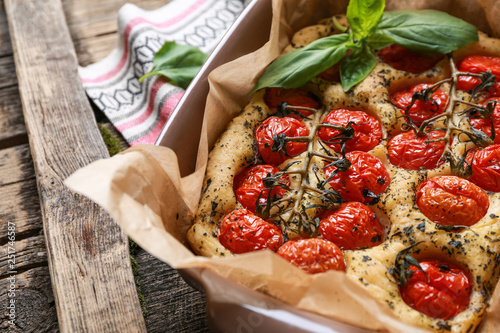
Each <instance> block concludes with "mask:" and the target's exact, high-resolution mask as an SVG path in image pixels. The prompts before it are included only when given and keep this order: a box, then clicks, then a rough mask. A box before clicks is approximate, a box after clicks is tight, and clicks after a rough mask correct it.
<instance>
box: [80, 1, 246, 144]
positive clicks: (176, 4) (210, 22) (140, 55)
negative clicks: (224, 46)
mask: <svg viewBox="0 0 500 333" xmlns="http://www.w3.org/2000/svg"><path fill="white" fill-rule="evenodd" d="M248 2H250V1H249V0H246V1H245V0H174V1H172V2H170V3H168V4H167V5H165V6H163V7H161V8H160V9H157V10H155V11H144V10H141V9H140V8H138V7H137V6H134V5H131V4H127V5H125V6H123V7H122V8H121V9H120V11H119V13H118V45H117V47H116V48H115V50H114V51H113V52H112V53H111V54H110V55H109V56H108V57H106V58H105V59H104V60H102V61H99V62H97V63H95V64H92V65H90V66H87V67H80V68H79V74H80V78H81V81H82V84H83V87H84V89H85V90H86V92H87V95H88V96H89V98H90V99H91V100H92V101H93V102H94V103H95V105H96V106H97V107H98V108H99V109H101V110H102V111H103V112H104V114H105V115H106V116H107V117H108V118H109V120H110V121H111V122H112V123H113V125H114V126H115V127H116V129H117V130H118V131H119V132H120V133H122V135H123V137H124V138H125V139H126V140H127V141H128V143H129V144H130V145H135V144H139V143H154V142H155V140H156V139H157V137H158V135H159V134H160V132H161V129H162V128H163V125H165V123H166V121H167V119H168V117H169V116H170V114H171V113H172V111H173V110H174V108H175V106H176V105H177V103H178V102H179V100H180V99H181V96H182V94H183V92H184V90H183V89H181V88H179V87H177V86H174V85H172V84H170V83H167V82H166V80H165V79H163V78H160V77H157V76H152V77H149V78H147V79H145V80H144V81H142V82H139V78H140V77H141V76H142V75H143V74H145V73H147V72H149V71H150V69H151V68H152V66H153V56H154V54H155V52H156V51H157V50H158V49H160V47H161V46H162V45H163V43H164V42H166V41H175V42H177V43H180V44H188V45H192V46H195V47H198V48H199V49H200V50H202V51H203V52H205V53H210V52H211V51H212V50H213V49H214V48H215V46H216V44H217V42H218V41H219V40H220V38H221V37H222V36H223V35H224V33H225V32H226V30H227V29H228V28H229V27H230V26H231V24H232V23H233V22H234V21H235V20H236V18H237V17H238V15H239V14H240V13H241V12H242V11H243V9H244V7H245V5H246V4H247V3H248Z"/></svg>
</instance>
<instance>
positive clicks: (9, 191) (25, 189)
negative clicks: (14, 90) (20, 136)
mask: <svg viewBox="0 0 500 333" xmlns="http://www.w3.org/2000/svg"><path fill="white" fill-rule="evenodd" d="M1 91H2V90H0V92H1ZM0 198H2V200H0V245H3V244H4V243H5V242H6V240H7V231H8V222H11V223H14V224H15V226H16V236H17V239H18V240H19V239H21V238H24V237H30V236H34V235H38V234H40V231H41V230H42V218H41V216H40V200H39V198H38V192H37V187H36V181H35V171H34V169H33V163H32V161H31V154H30V151H29V147H28V144H23V145H20V146H15V147H12V148H8V149H3V150H0ZM43 247H44V246H43Z"/></svg>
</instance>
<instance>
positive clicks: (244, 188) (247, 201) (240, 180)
mask: <svg viewBox="0 0 500 333" xmlns="http://www.w3.org/2000/svg"><path fill="white" fill-rule="evenodd" d="M279 171H280V170H279V169H278V168H276V167H274V166H272V165H251V166H249V167H248V168H246V169H244V170H242V171H241V172H239V173H238V174H237V175H236V176H235V177H234V182H233V189H234V194H235V195H236V198H237V199H238V202H239V203H240V204H241V205H242V206H243V207H245V208H246V209H248V210H249V211H251V212H252V213H255V204H256V203H257V199H258V198H259V195H260V199H259V205H260V206H265V205H266V204H267V197H268V194H269V189H266V188H265V187H264V184H263V183H262V179H264V178H265V177H267V175H268V174H272V175H275V174H276V173H278V172H279ZM280 181H281V182H282V183H284V184H285V185H286V186H290V180H289V178H288V176H287V175H284V176H282V177H281V178H280ZM261 193H262V194H261ZM285 193H286V190H285V189H284V188H283V187H280V186H276V187H274V189H273V190H272V191H271V197H274V196H276V197H278V198H282V197H283V196H284V195H285Z"/></svg>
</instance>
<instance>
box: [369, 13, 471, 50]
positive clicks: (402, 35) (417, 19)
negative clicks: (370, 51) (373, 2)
mask: <svg viewBox="0 0 500 333" xmlns="http://www.w3.org/2000/svg"><path fill="white" fill-rule="evenodd" d="M377 33H380V34H383V35H386V36H389V37H391V38H392V39H394V42H395V44H398V45H400V46H403V47H405V48H407V49H409V50H412V51H415V52H418V53H422V54H427V55H436V54H444V53H448V52H451V51H453V50H456V49H457V48H459V47H462V46H465V45H467V44H469V43H472V42H475V41H477V40H478V37H477V29H476V27H474V26H473V25H471V24H469V23H467V22H465V21H462V20H461V19H458V18H456V17H453V16H451V15H449V14H446V13H444V12H440V11H436V10H418V11H412V10H408V11H393V12H385V13H384V15H383V17H382V20H381V21H380V23H379V24H378V27H377Z"/></svg>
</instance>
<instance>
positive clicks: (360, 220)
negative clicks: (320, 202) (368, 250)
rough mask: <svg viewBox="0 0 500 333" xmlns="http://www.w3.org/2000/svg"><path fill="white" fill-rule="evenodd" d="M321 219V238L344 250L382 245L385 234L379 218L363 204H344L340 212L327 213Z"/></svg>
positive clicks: (321, 215)
mask: <svg viewBox="0 0 500 333" xmlns="http://www.w3.org/2000/svg"><path fill="white" fill-rule="evenodd" d="M319 217H320V218H321V222H320V225H319V233H320V234H321V236H323V238H325V239H327V240H329V241H330V242H333V243H335V244H336V245H337V246H339V247H340V248H342V249H344V250H355V249H357V248H363V247H372V246H375V245H378V244H380V243H382V237H383V236H384V232H383V231H382V226H381V225H380V222H379V221H378V219H377V216H376V215H375V214H374V213H373V211H372V210H371V209H370V208H369V207H368V206H366V205H364V204H362V203H361V202H349V203H344V204H342V206H340V208H339V209H338V210H336V211H326V212H324V213H322V214H320V216H319Z"/></svg>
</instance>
